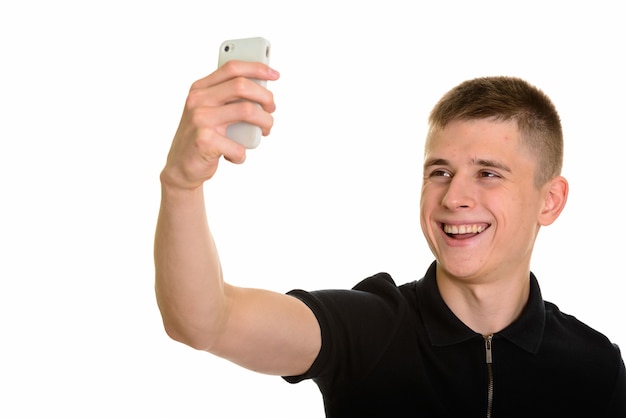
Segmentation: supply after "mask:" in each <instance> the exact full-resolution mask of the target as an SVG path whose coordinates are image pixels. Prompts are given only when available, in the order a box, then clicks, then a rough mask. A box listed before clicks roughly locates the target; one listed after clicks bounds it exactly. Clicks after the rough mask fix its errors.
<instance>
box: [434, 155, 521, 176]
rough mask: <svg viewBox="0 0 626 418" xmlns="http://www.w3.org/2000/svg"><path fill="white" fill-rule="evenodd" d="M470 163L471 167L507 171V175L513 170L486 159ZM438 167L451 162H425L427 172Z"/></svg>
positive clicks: (435, 159) (439, 159)
mask: <svg viewBox="0 0 626 418" xmlns="http://www.w3.org/2000/svg"><path fill="white" fill-rule="evenodd" d="M469 162H470V164H471V165H477V166H480V167H487V168H498V169H500V170H504V171H506V172H507V173H510V172H511V168H510V167H509V166H507V165H506V164H504V163H502V162H500V161H496V160H487V159H484V158H470V160H469ZM438 165H444V166H449V165H450V161H448V160H446V159H445V158H431V159H428V160H426V161H425V162H424V170H426V169H427V168H429V167H434V166H438Z"/></svg>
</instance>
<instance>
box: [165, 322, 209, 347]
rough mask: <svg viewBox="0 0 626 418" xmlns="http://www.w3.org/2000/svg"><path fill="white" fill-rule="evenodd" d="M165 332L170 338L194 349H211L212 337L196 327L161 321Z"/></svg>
mask: <svg viewBox="0 0 626 418" xmlns="http://www.w3.org/2000/svg"><path fill="white" fill-rule="evenodd" d="M163 327H164V329H165V333H166V334H167V336H168V337H170V338H171V339H172V340H174V341H176V342H179V343H182V344H184V345H186V346H189V347H191V348H193V349H195V350H201V351H211V347H212V346H213V341H212V340H213V339H212V338H211V335H212V334H211V333H210V332H207V331H206V330H204V331H202V330H200V329H197V328H191V327H185V326H182V325H180V324H175V323H171V322H169V321H166V320H164V321H163Z"/></svg>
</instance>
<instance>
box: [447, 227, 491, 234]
mask: <svg viewBox="0 0 626 418" xmlns="http://www.w3.org/2000/svg"><path fill="white" fill-rule="evenodd" d="M443 230H444V232H445V233H446V234H480V233H481V232H483V231H484V230H485V227H484V226H482V225H444V226H443Z"/></svg>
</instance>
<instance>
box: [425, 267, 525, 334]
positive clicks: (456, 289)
mask: <svg viewBox="0 0 626 418" xmlns="http://www.w3.org/2000/svg"><path fill="white" fill-rule="evenodd" d="M529 277H530V272H525V273H521V274H518V275H515V276H509V277H506V278H504V279H495V280H490V281H488V280H483V281H480V282H476V281H469V280H466V279H463V278H453V277H449V276H447V275H446V274H445V273H443V272H442V271H441V270H440V269H438V270H437V285H438V287H439V292H440V293H441V297H442V298H443V300H444V302H445V303H446V305H448V307H449V308H450V310H452V312H453V313H454V314H455V315H456V316H457V317H458V318H459V319H460V320H461V321H462V322H463V323H464V324H465V325H467V326H468V327H469V328H470V329H472V330H473V331H475V332H477V333H480V334H482V335H490V334H493V333H496V332H499V331H501V330H503V329H504V328H506V327H507V326H508V325H510V324H511V323H512V322H513V321H515V320H516V319H517V318H518V317H519V315H520V314H521V313H522V310H523V309H524V307H525V306H526V303H527V302H528V297H529V294H530V280H529Z"/></svg>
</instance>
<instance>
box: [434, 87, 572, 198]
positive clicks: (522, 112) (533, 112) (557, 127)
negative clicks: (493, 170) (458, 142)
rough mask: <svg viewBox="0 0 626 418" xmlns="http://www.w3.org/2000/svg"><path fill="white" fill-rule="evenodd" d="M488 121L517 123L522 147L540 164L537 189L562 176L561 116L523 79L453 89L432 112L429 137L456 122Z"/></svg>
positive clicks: (548, 99)
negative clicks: (534, 156)
mask: <svg viewBox="0 0 626 418" xmlns="http://www.w3.org/2000/svg"><path fill="white" fill-rule="evenodd" d="M489 118H492V119H494V120H497V121H508V120H514V121H516V122H517V127H518V129H519V131H520V134H521V136H522V140H523V143H524V144H525V145H526V147H527V149H529V150H530V151H531V152H532V153H533V154H534V155H536V157H537V160H538V169H537V172H536V173H535V184H536V185H537V186H538V187H540V186H542V185H544V184H545V183H546V182H547V181H548V180H550V179H552V178H554V177H556V176H558V175H559V174H561V169H562V167H563V131H562V128H561V120H560V118H559V114H558V113H557V111H556V107H555V106H554V104H553V103H552V101H551V100H550V98H549V97H548V96H547V95H546V94H545V93H543V92H542V91H541V90H539V89H538V88H537V87H535V86H532V85H531V84H529V83H528V82H526V81H524V80H522V79H520V78H516V77H506V76H498V77H481V78H475V79H472V80H468V81H464V82H463V83H461V84H459V85H458V86H456V87H454V88H453V89H452V90H450V91H449V92H447V93H446V94H445V95H444V96H443V97H442V98H441V100H439V102H438V103H437V104H436V105H435V107H434V108H433V110H432V111H431V113H430V117H429V118H428V122H429V125H430V129H429V133H428V136H429V137H430V136H431V135H432V134H433V133H434V132H436V131H438V130H440V129H443V128H445V127H446V126H447V125H448V123H450V122H452V121H454V120H472V119H489Z"/></svg>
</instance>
